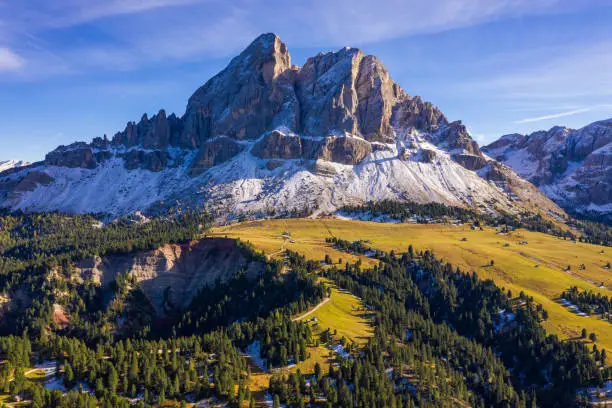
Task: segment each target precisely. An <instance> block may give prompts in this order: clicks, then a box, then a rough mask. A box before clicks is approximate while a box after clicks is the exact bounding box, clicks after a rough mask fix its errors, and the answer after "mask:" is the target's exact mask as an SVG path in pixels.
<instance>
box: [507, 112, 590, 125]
mask: <svg viewBox="0 0 612 408" xmlns="http://www.w3.org/2000/svg"><path fill="white" fill-rule="evenodd" d="M590 111H591V108H582V109H574V110H571V111H566V112H559V113H554V114H552V115H544V116H538V117H535V118H527V119H521V120H517V121H516V122H515V123H532V122H541V121H543V120H549V119H556V118H563V117H565V116H573V115H578V114H580V113H586V112H590Z"/></svg>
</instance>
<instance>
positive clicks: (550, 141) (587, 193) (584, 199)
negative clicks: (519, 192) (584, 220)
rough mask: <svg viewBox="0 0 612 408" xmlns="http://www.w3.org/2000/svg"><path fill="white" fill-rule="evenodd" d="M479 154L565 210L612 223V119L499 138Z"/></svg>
mask: <svg viewBox="0 0 612 408" xmlns="http://www.w3.org/2000/svg"><path fill="white" fill-rule="evenodd" d="M483 150H484V151H485V152H486V153H487V154H488V155H490V156H491V157H493V158H494V159H496V160H499V161H500V162H502V163H505V164H507V165H508V166H510V167H512V168H513V169H514V170H515V171H516V172H517V173H518V174H519V175H521V176H522V177H524V178H526V179H527V180H529V181H531V182H532V183H533V184H535V185H536V186H538V187H539V189H540V190H542V191H543V192H544V193H546V194H547V195H548V197H549V198H551V199H552V200H553V201H556V202H557V203H558V204H559V205H561V206H562V207H563V208H565V209H567V210H568V211H571V212H575V213H581V214H584V215H591V216H593V217H596V218H603V219H606V220H609V221H612V119H608V120H603V121H599V122H595V123H592V124H590V125H587V126H585V127H583V128H581V129H577V130H575V129H569V128H565V127H559V126H556V127H553V128H552V129H550V130H548V131H538V132H534V133H532V134H530V135H520V134H510V135H505V136H502V137H501V138H500V139H498V140H497V141H495V142H493V143H491V144H490V145H488V146H486V147H484V148H483Z"/></svg>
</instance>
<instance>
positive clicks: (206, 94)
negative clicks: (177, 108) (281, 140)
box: [181, 34, 298, 147]
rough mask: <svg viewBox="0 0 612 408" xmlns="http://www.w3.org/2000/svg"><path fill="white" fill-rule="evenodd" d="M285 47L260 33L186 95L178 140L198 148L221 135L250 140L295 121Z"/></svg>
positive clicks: (293, 94) (295, 113)
mask: <svg viewBox="0 0 612 408" xmlns="http://www.w3.org/2000/svg"><path fill="white" fill-rule="evenodd" d="M292 79H293V72H292V70H291V57H290V56H289V52H288V50H287V46H286V45H285V44H284V43H282V42H281V41H280V39H279V38H278V37H276V36H275V35H273V34H266V35H262V36H260V37H258V38H257V39H256V40H255V41H254V42H253V43H251V45H249V47H247V49H246V50H244V51H243V52H242V53H241V54H240V55H239V56H237V57H236V58H234V59H233V60H232V61H231V62H230V64H229V66H228V67H227V68H226V69H225V70H223V71H222V72H220V73H219V74H218V75H216V76H215V77H213V78H212V79H210V80H209V81H208V82H207V83H206V84H204V86H202V87H201V88H200V89H198V90H197V91H196V92H195V93H194V94H193V95H192V96H191V98H189V102H188V104H187V111H186V113H185V116H184V121H185V130H184V133H183V135H182V138H181V144H183V145H189V144H191V145H192V146H193V147H199V146H200V145H201V144H202V143H204V141H206V140H207V139H209V138H211V137H213V136H216V135H225V136H228V137H231V138H234V139H239V140H241V139H254V138H257V137H259V136H260V135H261V134H262V133H264V132H265V131H267V130H269V129H271V128H274V127H275V126H277V125H281V124H288V125H289V127H290V128H295V127H296V125H297V120H298V112H297V104H296V101H295V92H294V90H293V86H292Z"/></svg>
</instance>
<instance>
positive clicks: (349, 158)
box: [317, 136, 372, 165]
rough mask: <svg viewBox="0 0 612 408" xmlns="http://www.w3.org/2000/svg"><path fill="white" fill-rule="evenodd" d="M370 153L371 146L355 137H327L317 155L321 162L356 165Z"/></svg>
mask: <svg viewBox="0 0 612 408" xmlns="http://www.w3.org/2000/svg"><path fill="white" fill-rule="evenodd" d="M370 153H372V145H371V144H370V143H369V142H367V141H365V140H363V139H360V138H357V137H345V136H343V137H328V138H326V139H325V143H324V144H323V146H322V147H321V149H320V151H319V152H318V153H317V157H318V158H319V159H322V160H327V161H331V162H336V163H341V164H353V165H354V164H357V163H359V162H361V161H362V160H363V159H364V158H366V157H367V156H368V155H369V154H370Z"/></svg>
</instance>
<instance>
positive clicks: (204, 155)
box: [191, 137, 243, 175]
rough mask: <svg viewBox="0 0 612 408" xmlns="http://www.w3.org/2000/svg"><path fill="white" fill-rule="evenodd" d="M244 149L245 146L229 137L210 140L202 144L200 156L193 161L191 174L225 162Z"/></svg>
mask: <svg viewBox="0 0 612 408" xmlns="http://www.w3.org/2000/svg"><path fill="white" fill-rule="evenodd" d="M242 150H243V148H242V147H241V146H240V145H239V144H238V143H236V142H234V141H233V140H232V139H230V138H227V137H219V138H217V139H215V140H211V141H208V142H206V143H204V145H202V147H201V148H200V151H199V153H198V156H197V157H196V158H195V160H194V161H193V162H192V164H191V174H192V175H196V174H200V173H201V172H203V171H205V170H207V169H209V168H210V167H213V166H216V165H218V164H221V163H225V162H226V161H228V160H230V159H231V158H232V157H234V156H236V155H237V154H238V153H240V152H241V151H242Z"/></svg>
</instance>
